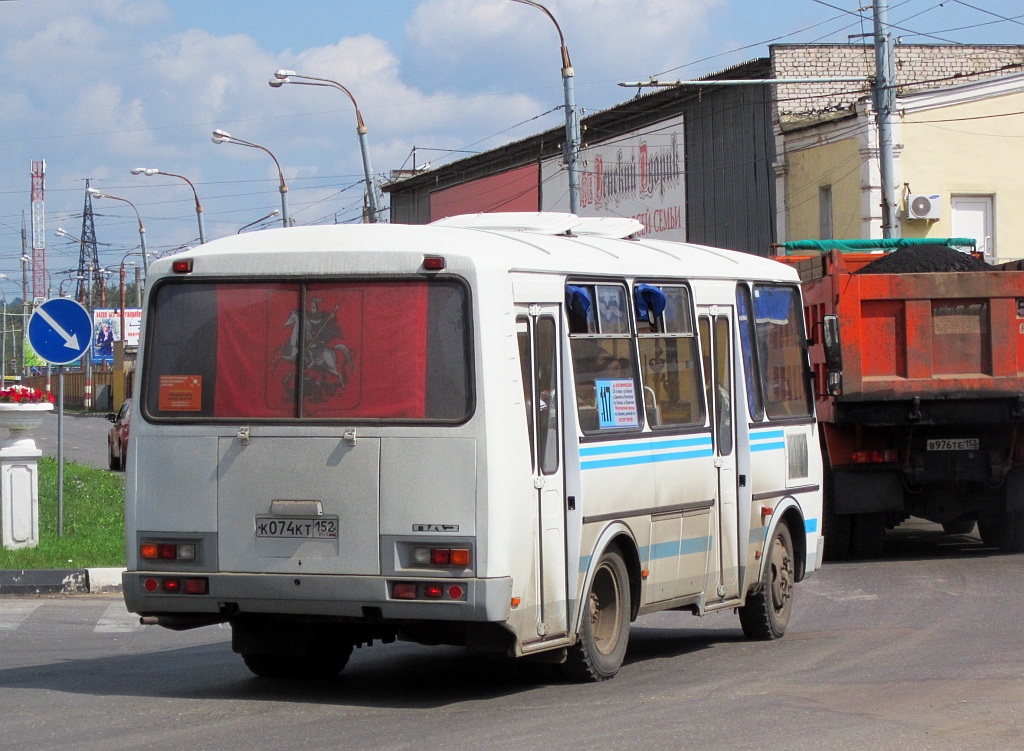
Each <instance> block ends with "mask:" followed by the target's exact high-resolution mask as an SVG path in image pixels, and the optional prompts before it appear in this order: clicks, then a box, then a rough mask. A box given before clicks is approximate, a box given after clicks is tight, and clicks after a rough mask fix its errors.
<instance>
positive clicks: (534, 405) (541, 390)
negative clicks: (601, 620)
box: [516, 305, 568, 641]
mask: <svg viewBox="0 0 1024 751" xmlns="http://www.w3.org/2000/svg"><path fill="white" fill-rule="evenodd" d="M560 320H561V311H560V309H559V307H558V306H557V305H530V306H529V307H528V308H526V309H522V308H520V309H519V310H518V312H517V316H516V329H517V333H518V337H519V356H520V365H521V367H522V375H523V390H524V396H525V398H526V410H527V423H528V424H529V428H530V434H531V435H530V442H531V443H530V446H531V452H532V456H533V486H534V488H535V489H536V494H537V495H536V499H537V536H536V539H537V556H538V564H539V565H538V569H539V572H538V573H539V580H538V590H539V597H538V613H537V636H538V637H539V638H541V639H551V638H557V637H560V636H564V635H565V634H566V633H567V631H568V620H567V607H566V599H567V583H566V582H567V580H566V562H565V555H566V552H565V480H564V474H563V464H564V462H563V453H562V452H563V449H562V414H561V412H562V390H561V388H560V384H561V356H560V353H559V348H560V344H559V343H560V341H561V337H560V334H559V321H560ZM527 641H529V639H528V640H527Z"/></svg>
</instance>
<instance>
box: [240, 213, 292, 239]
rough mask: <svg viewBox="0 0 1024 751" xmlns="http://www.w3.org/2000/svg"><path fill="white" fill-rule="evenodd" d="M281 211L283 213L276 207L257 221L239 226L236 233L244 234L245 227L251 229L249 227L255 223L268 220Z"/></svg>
mask: <svg viewBox="0 0 1024 751" xmlns="http://www.w3.org/2000/svg"><path fill="white" fill-rule="evenodd" d="M280 213H281V212H280V211H278V210H277V209H274V210H273V211H271V212H270V213H269V214H267V215H266V216H261V217H260V218H259V219H257V220H256V221H255V222H249V223H248V224H243V225H242V226H241V227H239V228H238V232H236V233H235V234H236V235H240V234H242V230H243V229H249V227H251V226H253V225H254V224H259V223H260V222H263V221H266V220H267V219H271V218H273V217H275V216H277V215H278V214H280Z"/></svg>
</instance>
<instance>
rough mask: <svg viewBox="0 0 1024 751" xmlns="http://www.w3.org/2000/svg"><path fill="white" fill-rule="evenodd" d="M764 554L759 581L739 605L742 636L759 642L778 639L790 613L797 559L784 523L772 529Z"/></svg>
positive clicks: (790, 536) (784, 629) (787, 528)
mask: <svg viewBox="0 0 1024 751" xmlns="http://www.w3.org/2000/svg"><path fill="white" fill-rule="evenodd" d="M765 557H766V560H765V562H764V571H763V572H762V574H761V581H759V582H758V583H757V584H756V585H754V588H753V590H751V592H750V593H749V594H748V595H747V601H746V603H744V604H743V605H742V606H740V608H739V614H740V626H741V627H742V628H743V635H744V636H746V637H747V638H748V639H756V640H759V641H770V640H772V639H778V638H780V637H781V636H782V635H783V634H784V633H786V627H787V626H788V625H789V616H790V613H792V612H793V584H794V583H795V582H796V565H795V564H796V561H795V559H794V557H793V537H792V535H790V533H789V527H787V526H786V524H785V523H784V522H783V523H780V524H779V525H778V526H777V527H776V528H775V534H774V535H773V536H772V540H771V542H770V543H769V544H768V547H767V548H766V549H765Z"/></svg>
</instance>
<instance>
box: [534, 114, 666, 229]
mask: <svg viewBox="0 0 1024 751" xmlns="http://www.w3.org/2000/svg"><path fill="white" fill-rule="evenodd" d="M684 151H685V149H684V130H683V117H682V115H680V116H678V117H674V118H671V119H669V120H664V121H662V122H660V123H657V124H656V125H651V126H648V127H646V128H642V129H640V130H637V131H634V132H632V133H629V134H626V135H624V136H621V137H618V138H614V139H612V140H610V141H606V142H604V143H601V144H596V145H594V146H590V147H588V148H584V149H583V151H582V158H583V166H582V174H581V175H580V211H579V213H580V216H617V217H632V218H634V219H636V220H637V221H639V222H640V223H641V224H643V225H644V231H643V232H642V233H641V236H645V237H653V238H655V239H658V240H676V241H685V240H686V181H685V171H684ZM541 168H542V173H541V179H542V182H543V185H544V194H543V200H544V208H543V210H544V211H568V210H569V177H568V173H567V172H566V170H565V165H564V164H563V163H562V161H561V159H550V160H548V161H546V162H544V163H543V164H542V166H541Z"/></svg>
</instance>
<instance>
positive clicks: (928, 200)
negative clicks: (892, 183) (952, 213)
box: [907, 193, 942, 219]
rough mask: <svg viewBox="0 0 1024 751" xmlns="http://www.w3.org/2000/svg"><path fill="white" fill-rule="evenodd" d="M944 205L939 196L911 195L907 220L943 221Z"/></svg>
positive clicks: (908, 202)
mask: <svg viewBox="0 0 1024 751" xmlns="http://www.w3.org/2000/svg"><path fill="white" fill-rule="evenodd" d="M941 218H942V205H941V204H940V203H939V196H938V195H925V194H923V193H911V194H910V195H908V196H907V219H941Z"/></svg>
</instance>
